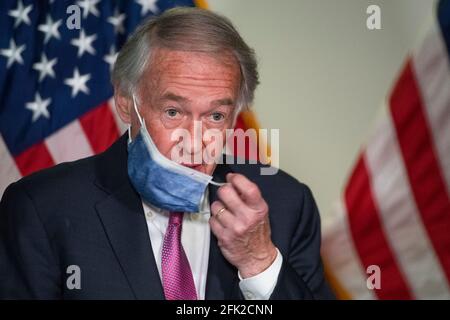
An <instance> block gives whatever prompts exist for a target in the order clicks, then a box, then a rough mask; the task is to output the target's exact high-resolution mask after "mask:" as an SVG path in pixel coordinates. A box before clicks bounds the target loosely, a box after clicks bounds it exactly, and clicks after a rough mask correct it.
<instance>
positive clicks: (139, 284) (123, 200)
mask: <svg viewBox="0 0 450 320" xmlns="http://www.w3.org/2000/svg"><path fill="white" fill-rule="evenodd" d="M96 209H97V213H98V216H99V217H100V219H101V221H102V224H103V227H104V229H105V231H106V234H107V236H108V239H109V242H110V243H111V246H112V248H113V251H114V254H115V256H116V258H117V260H118V261H119V263H120V266H121V268H122V270H123V272H124V274H125V276H126V278H127V280H128V283H129V284H130V286H131V288H132V290H133V293H134V295H135V297H136V298H137V299H151V300H159V299H164V294H163V288H162V284H161V280H160V278H159V273H158V269H157V266H156V261H155V257H154V256H153V251H152V246H151V242H150V237H149V234H148V229H147V223H146V221H145V217H144V212H143V208H142V205H141V202H140V199H139V197H138V196H137V195H133V194H132V192H130V190H129V188H128V187H127V186H124V187H123V188H121V189H119V190H118V191H117V192H116V193H115V194H113V195H111V196H109V197H108V198H107V199H106V200H104V201H102V202H100V203H98V204H97V205H96Z"/></svg>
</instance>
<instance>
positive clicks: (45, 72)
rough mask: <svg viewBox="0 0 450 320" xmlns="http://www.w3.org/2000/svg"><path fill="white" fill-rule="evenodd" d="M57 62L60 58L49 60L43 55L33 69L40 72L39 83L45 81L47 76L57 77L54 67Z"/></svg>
mask: <svg viewBox="0 0 450 320" xmlns="http://www.w3.org/2000/svg"><path fill="white" fill-rule="evenodd" d="M56 62H58V58H55V59H52V60H50V61H49V60H48V59H47V56H46V55H45V53H42V56H41V61H40V62H36V63H35V64H33V69H35V70H37V71H39V82H40V81H42V80H44V78H45V77H46V76H50V77H52V78H54V77H55V71H53V67H54V66H55V64H56Z"/></svg>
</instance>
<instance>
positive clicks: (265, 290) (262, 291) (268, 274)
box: [238, 248, 283, 300]
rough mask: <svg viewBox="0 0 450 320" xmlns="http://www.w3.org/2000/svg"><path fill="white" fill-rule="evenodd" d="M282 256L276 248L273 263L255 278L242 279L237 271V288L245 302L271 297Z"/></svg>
mask: <svg viewBox="0 0 450 320" xmlns="http://www.w3.org/2000/svg"><path fill="white" fill-rule="evenodd" d="M282 263H283V256H282V255H281V253H280V251H279V250H278V248H277V257H276V258H275V261H274V262H272V264H271V265H270V266H269V267H268V268H267V269H266V270H264V271H263V272H261V273H259V274H257V275H256V276H253V277H250V278H246V279H242V277H241V275H240V273H239V271H238V277H239V280H240V282H239V288H240V289H241V291H242V294H243V295H244V298H245V300H268V299H269V298H270V296H271V295H272V292H273V290H274V289H275V286H276V284H277V280H278V275H279V274H280V270H281V265H282Z"/></svg>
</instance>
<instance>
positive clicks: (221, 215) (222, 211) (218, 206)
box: [210, 201, 236, 228]
mask: <svg viewBox="0 0 450 320" xmlns="http://www.w3.org/2000/svg"><path fill="white" fill-rule="evenodd" d="M211 220H215V221H217V223H218V224H219V225H220V226H221V227H222V228H226V227H229V226H230V225H233V224H234V223H236V222H235V220H236V218H235V217H234V216H233V214H232V213H231V212H230V211H229V210H227V207H226V205H225V204H224V203H223V202H222V201H214V202H213V203H212V204H211V219H210V221H211Z"/></svg>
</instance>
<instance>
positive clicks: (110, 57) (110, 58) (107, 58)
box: [103, 45, 118, 70]
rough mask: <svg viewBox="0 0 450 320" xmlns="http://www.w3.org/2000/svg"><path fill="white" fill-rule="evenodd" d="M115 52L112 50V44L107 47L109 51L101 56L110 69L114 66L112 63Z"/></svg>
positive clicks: (114, 60) (115, 55)
mask: <svg viewBox="0 0 450 320" xmlns="http://www.w3.org/2000/svg"><path fill="white" fill-rule="evenodd" d="M117 54H118V53H117V52H116V51H115V50H114V46H113V45H112V46H111V48H110V49H109V53H108V54H107V55H105V56H104V57H103V60H105V62H106V63H107V64H109V69H110V70H111V69H112V67H113V66H114V63H115V62H116V59H117Z"/></svg>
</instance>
